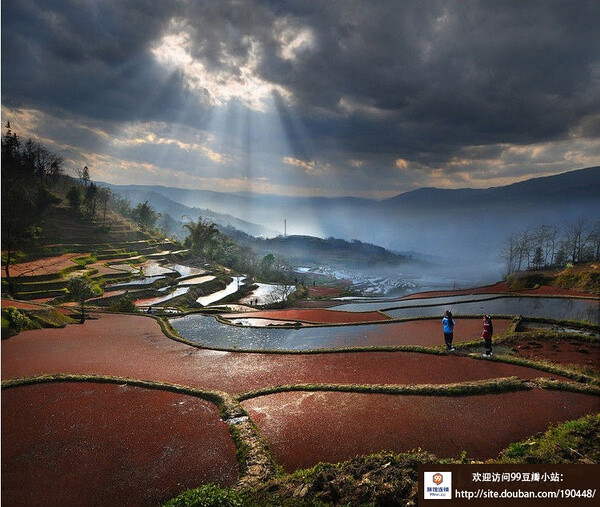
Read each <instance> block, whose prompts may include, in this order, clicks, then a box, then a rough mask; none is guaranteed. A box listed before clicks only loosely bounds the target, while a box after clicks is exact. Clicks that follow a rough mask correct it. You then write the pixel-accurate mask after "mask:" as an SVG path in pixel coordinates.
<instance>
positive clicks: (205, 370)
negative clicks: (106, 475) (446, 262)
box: [1, 314, 552, 392]
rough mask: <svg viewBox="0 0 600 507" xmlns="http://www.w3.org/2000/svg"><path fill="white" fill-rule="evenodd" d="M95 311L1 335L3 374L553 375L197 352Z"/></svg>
mask: <svg viewBox="0 0 600 507" xmlns="http://www.w3.org/2000/svg"><path fill="white" fill-rule="evenodd" d="M98 317H99V318H98V319H97V320H86V322H85V324H83V325H81V324H72V325H69V326H67V327H66V328H64V329H39V330H34V331H25V332H22V333H20V334H19V335H17V336H14V337H12V338H9V339H8V340H2V344H1V346H2V378H3V379H8V378H14V377H26V376H34V375H42V374H48V373H89V374H103V375H116V376H122V377H132V378H138V379H145V380H156V381H164V382H172V383H179V384H184V385H189V386H195V387H200V388H205V389H221V390H224V391H229V392H244V391H248V390H253V389H258V388H261V387H267V386H273V385H279V384H298V383H315V382H318V383H361V384H362V383H364V384H381V383H384V384H413V383H416V384H419V383H432V384H437V383H448V382H459V381H468V380H481V379H489V378H496V377H507V376H512V375H517V376H519V377H521V378H535V377H540V376H552V375H549V374H545V373H544V372H541V371H539V370H534V369H531V368H523V367H520V366H513V365H509V364H502V363H496V362H491V361H484V360H473V359H470V358H467V357H457V356H453V355H448V356H435V355H430V354H421V353H416V352H415V353H413V352H360V353H331V354H299V355H292V354H260V353H255V354H245V353H235V352H219V351H212V350H203V349H197V348H194V347H191V346H188V345H185V344H182V343H178V342H175V341H173V340H170V339H168V338H167V337H165V336H164V335H163V333H162V332H161V331H160V328H159V326H158V323H157V322H156V321H155V320H154V319H151V318H148V317H142V316H139V317H136V316H129V315H117V314H100V315H99V316H98ZM465 322H467V320H465ZM438 331H439V330H438Z"/></svg>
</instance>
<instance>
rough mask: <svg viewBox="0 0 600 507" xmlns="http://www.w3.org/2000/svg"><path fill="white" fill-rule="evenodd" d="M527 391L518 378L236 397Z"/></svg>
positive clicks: (323, 387)
mask: <svg viewBox="0 0 600 507" xmlns="http://www.w3.org/2000/svg"><path fill="white" fill-rule="evenodd" d="M527 389H531V386H530V385H529V384H528V383H527V382H526V381H524V380H521V379H520V378H518V377H505V378H498V379H491V380H479V381H475V382H457V383H452V384H416V385H378V384H369V385H363V384H296V385H281V386H273V387H267V388H264V389H257V390H255V391H250V392H247V393H243V394H240V395H239V396H238V397H237V398H238V400H239V401H245V400H248V399H250V398H257V397H259V396H267V395H269V394H276V393H283V392H297V391H326V392H346V393H364V394H391V395H404V396H475V395H480V394H494V393H504V392H509V391H521V390H527Z"/></svg>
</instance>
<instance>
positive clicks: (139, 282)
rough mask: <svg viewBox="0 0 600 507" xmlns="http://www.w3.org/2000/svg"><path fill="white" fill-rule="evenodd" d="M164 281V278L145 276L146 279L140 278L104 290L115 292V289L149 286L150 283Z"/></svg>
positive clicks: (109, 286)
mask: <svg viewBox="0 0 600 507" xmlns="http://www.w3.org/2000/svg"><path fill="white" fill-rule="evenodd" d="M163 279H164V280H166V278H165V277H164V276H147V277H146V278H142V279H140V280H132V281H131V282H127V283H118V284H115V285H108V286H107V287H106V289H108V290H116V289H125V288H127V287H136V286H138V285H150V284H151V283H154V282H156V281H157V280H163Z"/></svg>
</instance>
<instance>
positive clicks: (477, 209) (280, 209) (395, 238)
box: [110, 166, 600, 272]
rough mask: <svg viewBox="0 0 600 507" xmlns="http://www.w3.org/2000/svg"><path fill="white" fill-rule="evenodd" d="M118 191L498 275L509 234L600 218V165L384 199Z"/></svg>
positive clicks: (263, 231)
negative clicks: (485, 185)
mask: <svg viewBox="0 0 600 507" xmlns="http://www.w3.org/2000/svg"><path fill="white" fill-rule="evenodd" d="M110 187H111V188H112V189H113V190H114V191H116V192H118V193H119V194H121V195H124V196H126V197H128V198H129V199H130V200H132V201H134V202H140V201H142V200H148V201H149V202H150V203H151V204H152V205H153V206H155V207H156V208H157V209H158V210H159V211H161V212H168V213H169V214H171V213H173V215H175V214H179V215H182V214H187V215H189V216H191V217H192V218H194V217H195V215H197V214H198V213H201V214H202V213H204V215H203V217H205V218H207V219H208V220H211V221H214V222H216V223H217V224H218V225H221V226H225V225H230V226H232V227H234V228H236V229H239V230H241V231H244V232H246V233H248V234H251V235H253V236H263V237H272V236H275V235H277V234H282V233H283V222H284V220H287V232H288V234H289V235H311V236H316V237H321V238H327V237H336V238H342V239H346V240H352V239H358V240H360V241H363V242H369V243H373V244H376V245H381V246H383V247H385V248H387V249H389V250H393V251H396V252H403V251H404V252H405V251H409V250H410V251H416V252H423V253H425V254H430V255H435V256H438V257H441V258H444V259H445V261H444V262H446V263H447V269H448V270H449V271H451V270H453V269H455V267H456V266H457V265H459V264H464V266H466V269H467V270H474V271H479V272H485V271H486V270H490V269H493V270H496V271H498V269H499V267H498V266H499V262H500V261H499V251H500V249H501V247H502V245H503V243H504V241H505V238H506V236H507V234H508V233H510V232H512V231H515V230H518V229H521V228H523V227H525V226H530V225H536V224H541V223H546V224H556V225H558V226H561V225H564V224H565V223H567V222H569V221H572V220H575V219H578V218H586V219H587V220H588V221H592V220H594V219H597V217H599V216H600V167H598V166H596V167H590V168H587V169H580V170H576V171H571V172H568V173H563V174H559V175H555V176H548V177H542V178H534V179H530V180H527V181H523V182H520V183H514V184H512V185H506V186H501V187H492V188H488V189H468V188H466V189H456V190H446V189H437V188H421V189H418V190H414V191H411V192H406V193H403V194H400V195H398V196H396V197H392V198H389V199H383V200H374V199H359V198H355V197H333V198H327V197H312V198H311V197H289V196H275V195H264V194H254V193H248V192H238V193H222V192H213V191H207V190H185V189H179V188H171V187H161V186H138V185H128V186H116V185H110ZM194 208H195V209H194ZM168 210H170V211H168ZM190 210H192V213H193V214H190ZM204 210H210V212H212V213H214V214H215V215H208V214H206V212H205V211H204ZM217 214H222V215H226V216H222V215H217ZM213 217H214V218H213ZM240 217H244V218H243V219H241V218H240ZM174 218H175V216H174ZM225 220H229V222H228V223H227V224H225V223H224V222H225Z"/></svg>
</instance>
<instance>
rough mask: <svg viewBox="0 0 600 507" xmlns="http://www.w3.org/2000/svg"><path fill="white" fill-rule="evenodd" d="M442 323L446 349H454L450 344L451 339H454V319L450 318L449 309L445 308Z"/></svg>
mask: <svg viewBox="0 0 600 507" xmlns="http://www.w3.org/2000/svg"><path fill="white" fill-rule="evenodd" d="M442 324H444V341H445V342H446V350H449V351H452V350H456V349H455V348H454V347H453V346H452V340H453V339H454V319H453V318H452V312H451V311H450V310H446V313H445V315H444V318H443V319H442Z"/></svg>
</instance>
